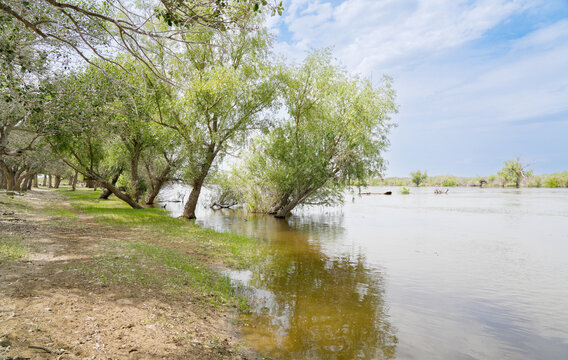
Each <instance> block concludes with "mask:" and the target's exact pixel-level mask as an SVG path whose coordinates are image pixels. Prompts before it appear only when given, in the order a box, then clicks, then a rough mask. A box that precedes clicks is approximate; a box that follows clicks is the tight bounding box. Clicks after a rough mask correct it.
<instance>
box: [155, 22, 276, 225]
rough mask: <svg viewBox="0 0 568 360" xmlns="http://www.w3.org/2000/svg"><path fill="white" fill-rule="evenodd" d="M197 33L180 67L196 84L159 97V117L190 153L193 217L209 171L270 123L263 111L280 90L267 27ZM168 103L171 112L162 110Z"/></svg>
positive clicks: (187, 170)
mask: <svg viewBox="0 0 568 360" xmlns="http://www.w3.org/2000/svg"><path fill="white" fill-rule="evenodd" d="M194 38H195V42H197V45H194V46H192V47H191V48H188V49H187V51H186V53H185V54H184V56H183V57H181V58H180V60H181V62H180V63H179V64H177V65H179V67H178V68H177V70H176V71H177V73H178V74H179V76H180V78H182V79H183V82H184V83H188V84H191V86H190V87H188V88H186V89H184V91H183V92H182V91H179V90H171V91H169V92H168V93H169V95H167V98H168V99H167V101H164V102H159V103H160V108H159V110H158V115H159V117H157V118H156V119H155V121H156V123H158V124H161V125H163V126H165V127H167V128H170V129H172V130H174V131H175V132H176V133H177V135H178V138H179V139H180V141H181V147H182V151H183V152H184V154H186V156H187V157H188V159H187V166H185V167H184V168H183V176H184V178H185V179H186V180H187V181H188V183H189V184H190V185H191V186H192V190H191V193H190V194H189V198H188V200H187V202H186V204H185V206H184V212H183V215H182V217H185V218H188V219H193V218H195V209H196V206H197V201H198V199H199V195H200V193H201V189H202V187H203V184H204V183H205V181H206V178H207V176H208V175H209V174H210V173H211V171H212V170H214V168H215V166H216V164H217V162H218V161H220V160H221V159H222V158H223V156H224V155H225V154H226V153H227V152H228V151H230V149H232V148H233V147H235V146H238V145H240V144H242V143H243V141H244V139H245V138H246V137H247V135H248V134H249V133H250V132H251V131H252V130H254V129H258V128H260V127H263V126H264V124H265V122H266V121H265V120H266V119H265V116H263V115H262V112H263V111H265V110H266V109H268V108H269V107H270V106H271V104H272V102H273V100H274V97H275V94H276V86H275V85H274V79H273V78H272V67H271V66H270V64H269V62H268V60H269V59H268V46H269V43H270V38H269V36H268V34H267V32H266V31H265V30H258V31H254V32H251V31H249V30H248V29H247V28H246V27H245V28H243V29H239V30H235V31H234V32H231V33H229V32H225V33H218V32H213V31H208V30H207V29H204V30H203V32H202V33H200V34H197V35H194ZM180 95H181V96H180ZM164 104H165V105H166V106H169V107H170V110H169V111H162V110H160V109H161V108H162V107H163V105H164Z"/></svg>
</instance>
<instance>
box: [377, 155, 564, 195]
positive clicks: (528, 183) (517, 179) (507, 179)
mask: <svg viewBox="0 0 568 360" xmlns="http://www.w3.org/2000/svg"><path fill="white" fill-rule="evenodd" d="M369 183H370V184H371V185H375V186H430V187H452V186H477V187H516V188H519V187H531V188H539V187H545V188H566V187H568V172H562V173H554V174H543V175H535V174H534V172H533V171H532V170H530V169H529V168H528V166H527V165H526V164H523V163H522V162H521V160H520V159H519V158H516V159H514V160H508V161H505V165H504V166H503V168H502V169H501V170H500V171H498V172H497V174H494V175H490V176H476V177H459V176H452V175H442V176H428V175H427V173H426V171H424V172H421V171H420V170H417V171H415V172H411V173H410V177H388V178H375V179H373V180H371V181H370V182H369Z"/></svg>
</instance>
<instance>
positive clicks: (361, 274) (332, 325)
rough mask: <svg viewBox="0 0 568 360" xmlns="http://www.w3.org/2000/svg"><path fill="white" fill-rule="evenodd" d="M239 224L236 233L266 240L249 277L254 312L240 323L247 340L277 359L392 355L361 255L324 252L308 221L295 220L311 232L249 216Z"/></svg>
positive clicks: (375, 277)
mask: <svg viewBox="0 0 568 360" xmlns="http://www.w3.org/2000/svg"><path fill="white" fill-rule="evenodd" d="M245 226H246V227H247V229H240V230H241V231H240V232H241V233H242V232H243V230H244V232H245V233H249V234H255V233H256V234H259V233H261V234H262V236H263V237H264V238H265V240H267V242H268V244H267V245H268V246H267V252H268V255H267V257H266V261H265V263H263V264H262V265H260V266H259V267H258V268H257V269H255V270H254V271H253V273H252V278H251V279H250V282H249V285H251V286H252V287H254V288H256V289H258V290H257V296H256V298H257V301H258V303H257V305H256V307H255V311H253V313H252V314H251V315H249V316H246V317H245V319H244V324H243V327H242V332H243V335H244V336H245V338H246V339H247V343H248V344H249V345H251V346H253V347H255V348H256V349H257V350H258V351H259V352H260V353H261V354H265V355H269V356H271V357H275V358H278V359H392V358H393V357H394V355H395V351H396V344H397V338H396V336H395V335H394V329H393V328H392V327H391V325H390V324H389V322H388V315H387V313H386V309H385V303H384V299H383V297H384V279H383V276H382V274H381V273H380V272H378V271H376V270H371V269H369V268H368V267H366V264H365V261H364V260H365V259H364V256H363V255H360V254H359V255H355V256H353V255H344V256H339V257H329V256H326V255H325V254H324V253H323V252H322V249H321V243H320V242H318V241H317V240H314V239H311V240H310V238H309V236H310V235H309V234H312V235H313V233H314V232H313V230H314V229H313V227H314V226H315V227H317V224H315V225H314V223H311V224H301V226H297V224H294V227H296V228H298V227H309V228H310V230H311V231H310V233H308V232H305V231H302V230H301V229H294V228H292V227H291V226H290V225H289V224H288V222H286V221H282V220H275V219H272V218H270V217H262V216H259V217H249V221H248V222H247V224H246V225H245ZM327 227H329V226H327ZM234 230H236V229H234ZM336 231H338V229H337V228H332V229H329V228H328V229H326V230H325V231H323V233H324V234H322V235H323V236H325V235H329V232H336ZM335 235H337V234H335ZM330 241H332V239H330Z"/></svg>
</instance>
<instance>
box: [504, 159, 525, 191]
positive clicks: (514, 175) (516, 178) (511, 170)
mask: <svg viewBox="0 0 568 360" xmlns="http://www.w3.org/2000/svg"><path fill="white" fill-rule="evenodd" d="M499 176H501V177H502V178H503V179H504V180H505V184H507V183H513V184H514V186H515V187H516V188H519V187H520V184H521V181H523V180H524V179H526V178H528V177H531V176H532V170H528V169H527V166H526V165H524V164H522V163H521V160H520V158H518V157H517V158H516V159H515V160H509V161H505V166H504V167H503V169H501V171H499Z"/></svg>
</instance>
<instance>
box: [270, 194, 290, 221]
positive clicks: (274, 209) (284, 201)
mask: <svg viewBox="0 0 568 360" xmlns="http://www.w3.org/2000/svg"><path fill="white" fill-rule="evenodd" d="M291 193H292V192H291V191H288V192H286V193H285V194H284V195H282V196H281V197H280V200H278V201H277V202H275V203H274V204H273V205H272V206H271V207H270V209H269V210H268V214H270V215H274V214H276V213H277V212H278V211H279V210H280V209H282V207H284V206H285V205H286V204H287V203H288V199H289V198H290V195H291Z"/></svg>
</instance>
